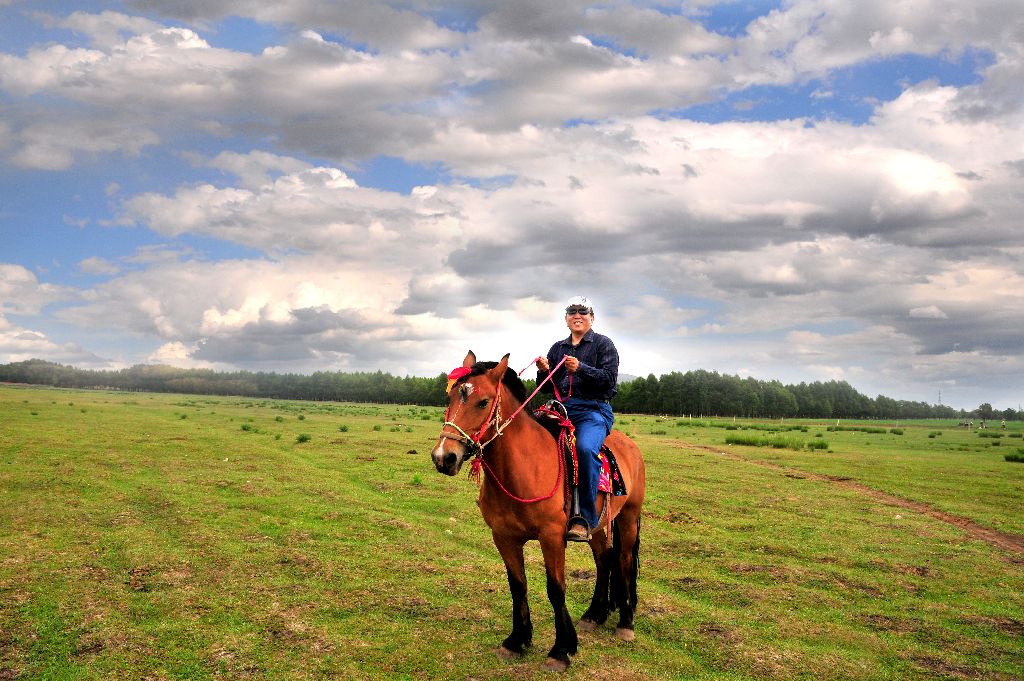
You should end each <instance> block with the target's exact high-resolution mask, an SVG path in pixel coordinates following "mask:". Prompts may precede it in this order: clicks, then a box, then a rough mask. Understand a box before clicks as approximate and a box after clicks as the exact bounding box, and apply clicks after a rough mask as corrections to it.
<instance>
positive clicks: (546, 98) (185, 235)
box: [0, 0, 1024, 408]
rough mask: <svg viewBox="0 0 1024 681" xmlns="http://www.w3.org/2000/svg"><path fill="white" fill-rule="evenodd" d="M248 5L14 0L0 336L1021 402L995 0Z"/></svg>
mask: <svg viewBox="0 0 1024 681" xmlns="http://www.w3.org/2000/svg"><path fill="white" fill-rule="evenodd" d="M236 5H237V3H230V2H226V1H224V2H220V1H218V0H209V1H206V2H199V1H198V0H185V1H181V0H175V1H174V2H171V1H170V0H135V1H131V2H129V1H125V2H104V3H98V2H97V3H90V2H31V3H30V2H21V1H19V0H10V1H8V2H0V362H8V361H19V360H22V359H28V358H30V357H40V358H43V359H49V360H52V361H57V362H62V363H68V364H75V365H77V366H83V367H120V366H130V365H132V364H135V363H145V362H162V363H169V364H174V365H178V366H204V367H213V368H218V369H231V368H247V369H261V370H277V371H315V370H321V369H326V370H376V369H382V370H385V371H391V372H392V373H396V374H417V375H435V374H437V373H439V372H440V371H445V370H447V369H448V368H450V367H449V366H448V365H449V364H454V363H456V362H458V361H460V359H461V357H462V354H464V352H465V348H466V347H468V346H471V347H473V348H474V350H476V351H477V354H478V355H479V356H481V357H489V356H492V355H493V356H494V357H498V356H500V355H501V354H504V353H505V352H512V354H513V363H516V360H515V357H517V356H519V357H520V358H521V359H522V361H521V362H519V363H521V364H523V365H525V364H526V363H527V362H528V361H529V359H531V358H532V357H534V356H536V355H537V354H539V352H540V351H541V350H543V349H544V348H546V347H548V345H550V342H551V341H552V340H553V339H554V338H556V337H558V336H560V335H562V334H564V333H565V329H564V326H563V322H562V319H561V314H560V309H561V307H562V304H563V301H564V299H566V298H568V297H569V296H570V295H574V294H577V293H585V294H587V295H589V296H590V297H591V298H593V299H594V300H595V301H597V305H598V315H597V324H596V328H597V330H599V331H602V332H604V333H607V334H608V335H610V336H611V337H612V338H613V339H614V340H615V342H616V344H617V345H618V346H619V348H620V354H621V355H622V371H623V372H625V373H630V374H634V375H647V374H648V373H655V374H659V373H665V372H669V371H686V370H688V369H695V368H704V369H709V370H716V371H720V372H723V373H737V374H740V375H750V376H755V377H757V378H762V379H776V378H777V379H780V380H783V381H785V382H799V381H813V380H832V379H836V380H846V381H849V382H850V383H851V384H852V385H854V387H856V388H858V389H859V390H861V391H862V392H865V393H867V394H869V395H875V394H879V393H881V394H886V395H889V396H892V397H897V398H903V399H918V400H924V401H928V402H935V401H937V398H938V393H939V391H940V390H941V391H942V395H943V401H944V402H945V403H947V404H953V405H954V406H958V407H965V408H973V407H975V406H977V404H979V403H980V402H982V401H988V402H992V403H993V404H994V405H996V406H997V407H1000V408H1006V407H1011V406H1012V407H1016V406H1017V405H1018V403H1019V402H1020V401H1021V399H1022V397H1021V395H1020V390H1019V386H1021V385H1024V381H1022V379H1024V364H1022V355H1024V341H1021V338H1020V334H1019V332H1018V331H1017V330H1018V329H1020V328H1022V326H1024V313H1022V312H1021V310H1022V309H1024V307H1022V305H1021V303H1022V302H1024V301H1022V295H1024V294H1021V291H1022V290H1024V287H1022V286H1021V285H1022V284H1024V281H1022V279H1024V273H1022V266H1021V265H1020V264H1019V263H1020V262H1021V258H1020V255H1021V251H1022V243H1021V236H1020V230H1019V228H1018V222H1019V220H1018V218H1017V216H1018V215H1020V213H1021V206H1020V205H1019V204H1020V195H1021V194H1020V183H1021V180H1022V174H1024V170H1022V169H1024V136H1022V132H1021V131H1022V130H1024V125H1022V123H1024V121H1022V108H1021V104H1022V101H1021V100H1022V97H1021V95H1020V91H1019V87H1018V86H1017V85H1016V84H1017V83H1019V82H1021V76H1022V75H1024V73H1022V71H1024V47H1022V45H1021V43H1020V41H1019V39H1016V38H1014V36H1020V35H1022V34H1024V19H1022V18H1021V17H1020V12H1019V11H1018V10H1019V7H1017V5H1016V3H1014V2H1000V1H992V2H983V3H980V4H978V5H976V6H974V7H973V8H971V9H972V10H973V11H967V9H965V8H964V7H962V6H961V5H960V4H958V3H956V2H940V1H937V0H927V1H926V0H916V1H915V2H909V3H901V4H900V5H898V6H892V5H891V3H884V2H865V3H858V4H857V5H856V8H855V9H852V8H851V5H850V4H849V3H846V2H839V1H838V0H813V1H795V2H787V3H761V2H721V3H716V2H708V1H700V0H698V1H692V2H683V3H681V4H678V5H673V6H672V7H668V6H664V5H661V4H659V3H650V2H635V3H630V2H611V3H600V4H592V3H560V4H552V3H542V2H522V3H498V4H495V3H490V2H479V3H476V2H459V3H452V4H445V3H430V4H428V5H423V6H420V5H413V4H410V3H400V2H391V3H388V2H358V3H356V2H337V3H329V4H324V3H314V2H311V1H309V0H284V1H282V2H280V3H275V4H274V5H272V6H266V7H260V6H256V7H254V8H252V9H247V10H240V9H239V8H238V7H236ZM240 12H241V13H240Z"/></svg>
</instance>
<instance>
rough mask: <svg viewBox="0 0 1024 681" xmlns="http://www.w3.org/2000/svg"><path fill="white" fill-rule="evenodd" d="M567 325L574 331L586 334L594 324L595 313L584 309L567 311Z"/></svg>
mask: <svg viewBox="0 0 1024 681" xmlns="http://www.w3.org/2000/svg"><path fill="white" fill-rule="evenodd" d="M565 325H566V326H567V327H569V330H570V331H572V332H573V333H579V334H586V333H587V331H590V327H591V326H593V325H594V313H593V312H590V313H587V312H583V311H582V310H572V311H566V313H565Z"/></svg>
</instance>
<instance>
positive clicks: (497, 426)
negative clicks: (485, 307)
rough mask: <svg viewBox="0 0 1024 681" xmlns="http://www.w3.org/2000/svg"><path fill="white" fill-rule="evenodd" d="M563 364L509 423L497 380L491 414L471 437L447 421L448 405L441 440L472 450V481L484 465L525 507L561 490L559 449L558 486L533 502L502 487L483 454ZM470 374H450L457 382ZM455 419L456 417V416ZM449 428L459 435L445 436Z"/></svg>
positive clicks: (548, 377)
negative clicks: (490, 431) (486, 435)
mask: <svg viewBox="0 0 1024 681" xmlns="http://www.w3.org/2000/svg"><path fill="white" fill-rule="evenodd" d="M564 363H565V357H563V358H562V361H560V362H559V363H558V364H556V365H555V367H554V368H553V369H551V371H550V372H548V375H547V376H546V377H545V378H544V380H543V381H541V382H540V383H538V384H537V387H536V389H535V390H534V391H533V392H532V393H530V396H529V397H527V398H526V399H525V400H524V401H523V403H522V404H521V405H520V406H519V408H518V409H516V410H515V411H514V412H513V413H512V415H511V416H509V417H508V420H506V421H505V422H502V421H501V411H500V408H499V407H500V404H501V379H499V380H498V385H497V387H496V388H495V394H494V401H493V402H492V403H491V411H490V413H489V414H488V415H487V418H486V419H485V420H484V422H483V423H482V424H480V428H479V430H477V431H476V433H475V434H473V435H469V434H468V433H467V432H466V431H464V430H463V429H462V428H461V427H460V426H459V425H458V424H456V423H455V422H454V421H452V420H450V419H449V418H448V414H449V412H450V410H451V404H449V405H448V408H447V409H445V412H444V425H442V426H441V438H446V437H451V438H452V439H453V440H457V441H459V442H461V443H462V444H464V445H466V446H468V447H469V450H470V457H471V458H472V460H473V463H472V464H471V467H470V471H469V475H470V477H471V478H473V479H475V480H478V481H479V479H480V468H481V466H483V467H484V468H486V469H487V472H488V473H489V474H490V476H491V479H493V480H494V482H495V483H496V484H497V485H498V487H499V488H500V489H501V491H502V492H504V493H505V494H506V495H508V496H509V497H511V498H512V499H515V500H516V501H519V502H522V503H524V504H531V503H534V502H537V501H544V500H545V499H550V498H551V497H553V496H554V494H555V492H557V491H558V485H559V483H560V482H561V481H562V471H563V468H564V465H565V462H564V461H562V455H561V453H559V452H558V451H557V450H556V452H555V458H556V459H557V460H558V476H557V477H556V478H555V486H554V487H552V488H551V491H550V492H548V493H547V494H546V495H545V496H542V497H534V498H533V499H524V498H522V497H517V496H516V495H515V494H512V492H510V491H509V490H508V488H506V487H505V485H503V484H501V480H499V479H498V477H497V476H496V475H495V474H494V471H493V470H492V469H491V467H490V465H489V464H488V463H487V462H486V461H484V456H483V455H484V447H486V446H487V445H489V444H491V443H492V442H494V441H495V440H496V439H498V438H499V437H501V434H502V433H503V432H504V430H505V428H507V427H508V425H509V424H510V423H512V420H513V419H514V418H515V417H516V416H518V415H519V412H521V411H522V410H523V409H525V408H526V405H527V404H529V403H530V400H532V399H533V398H534V396H536V395H537V393H538V392H540V389H541V386H543V385H544V384H545V383H546V382H547V381H550V380H551V377H552V376H554V375H555V370H556V369H558V367H560V366H562V364H564ZM461 368H466V367H461ZM529 368H530V367H529V366H527V367H526V369H529ZM526 369H523V371H526ZM519 373H520V374H521V373H522V371H520V372H519ZM467 375H469V371H468V370H467V371H465V372H463V371H461V370H460V369H456V370H455V371H453V372H451V373H450V374H448V377H449V379H452V378H455V379H456V380H457V381H458V380H462V378H464V377H465V376H467ZM552 385H554V384H552ZM461 409H462V407H461V406H460V407H459V409H457V410H456V411H455V416H458V415H459V411H460V410H461ZM452 418H455V417H454V416H453V417H452ZM492 421H493V422H494V437H492V438H491V439H490V440H488V441H487V442H481V440H483V436H484V433H486V432H487V428H488V426H490V425H491V422H492ZM448 426H451V427H452V428H454V429H455V430H456V431H458V435H456V436H450V435H445V434H444V429H445V428H447V427H448Z"/></svg>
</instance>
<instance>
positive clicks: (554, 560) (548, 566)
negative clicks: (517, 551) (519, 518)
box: [540, 524, 577, 671]
mask: <svg viewBox="0 0 1024 681" xmlns="http://www.w3.org/2000/svg"><path fill="white" fill-rule="evenodd" d="M564 531H565V528H564V526H563V525H562V524H559V525H558V526H557V527H556V528H555V529H554V531H553V532H549V533H547V534H544V535H542V536H541V538H540V547H541V551H543V553H544V569H545V571H546V572H547V581H548V600H549V601H551V608H552V609H553V610H554V611H555V645H554V646H552V648H551V651H550V652H549V653H548V659H547V661H546V662H545V663H544V666H545V667H546V668H547V669H550V670H553V671H564V670H565V669H568V668H569V663H570V660H569V657H570V656H571V655H575V654H576V647H577V638H576V627H575V626H574V625H573V623H572V617H571V616H570V615H569V609H568V608H566V607H565V536H564Z"/></svg>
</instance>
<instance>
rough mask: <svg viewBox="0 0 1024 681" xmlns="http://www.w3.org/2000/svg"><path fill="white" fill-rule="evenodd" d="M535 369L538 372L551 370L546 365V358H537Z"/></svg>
mask: <svg viewBox="0 0 1024 681" xmlns="http://www.w3.org/2000/svg"><path fill="white" fill-rule="evenodd" d="M537 369H538V371H548V370H549V369H551V367H550V365H548V360H547V357H538V358H537Z"/></svg>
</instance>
